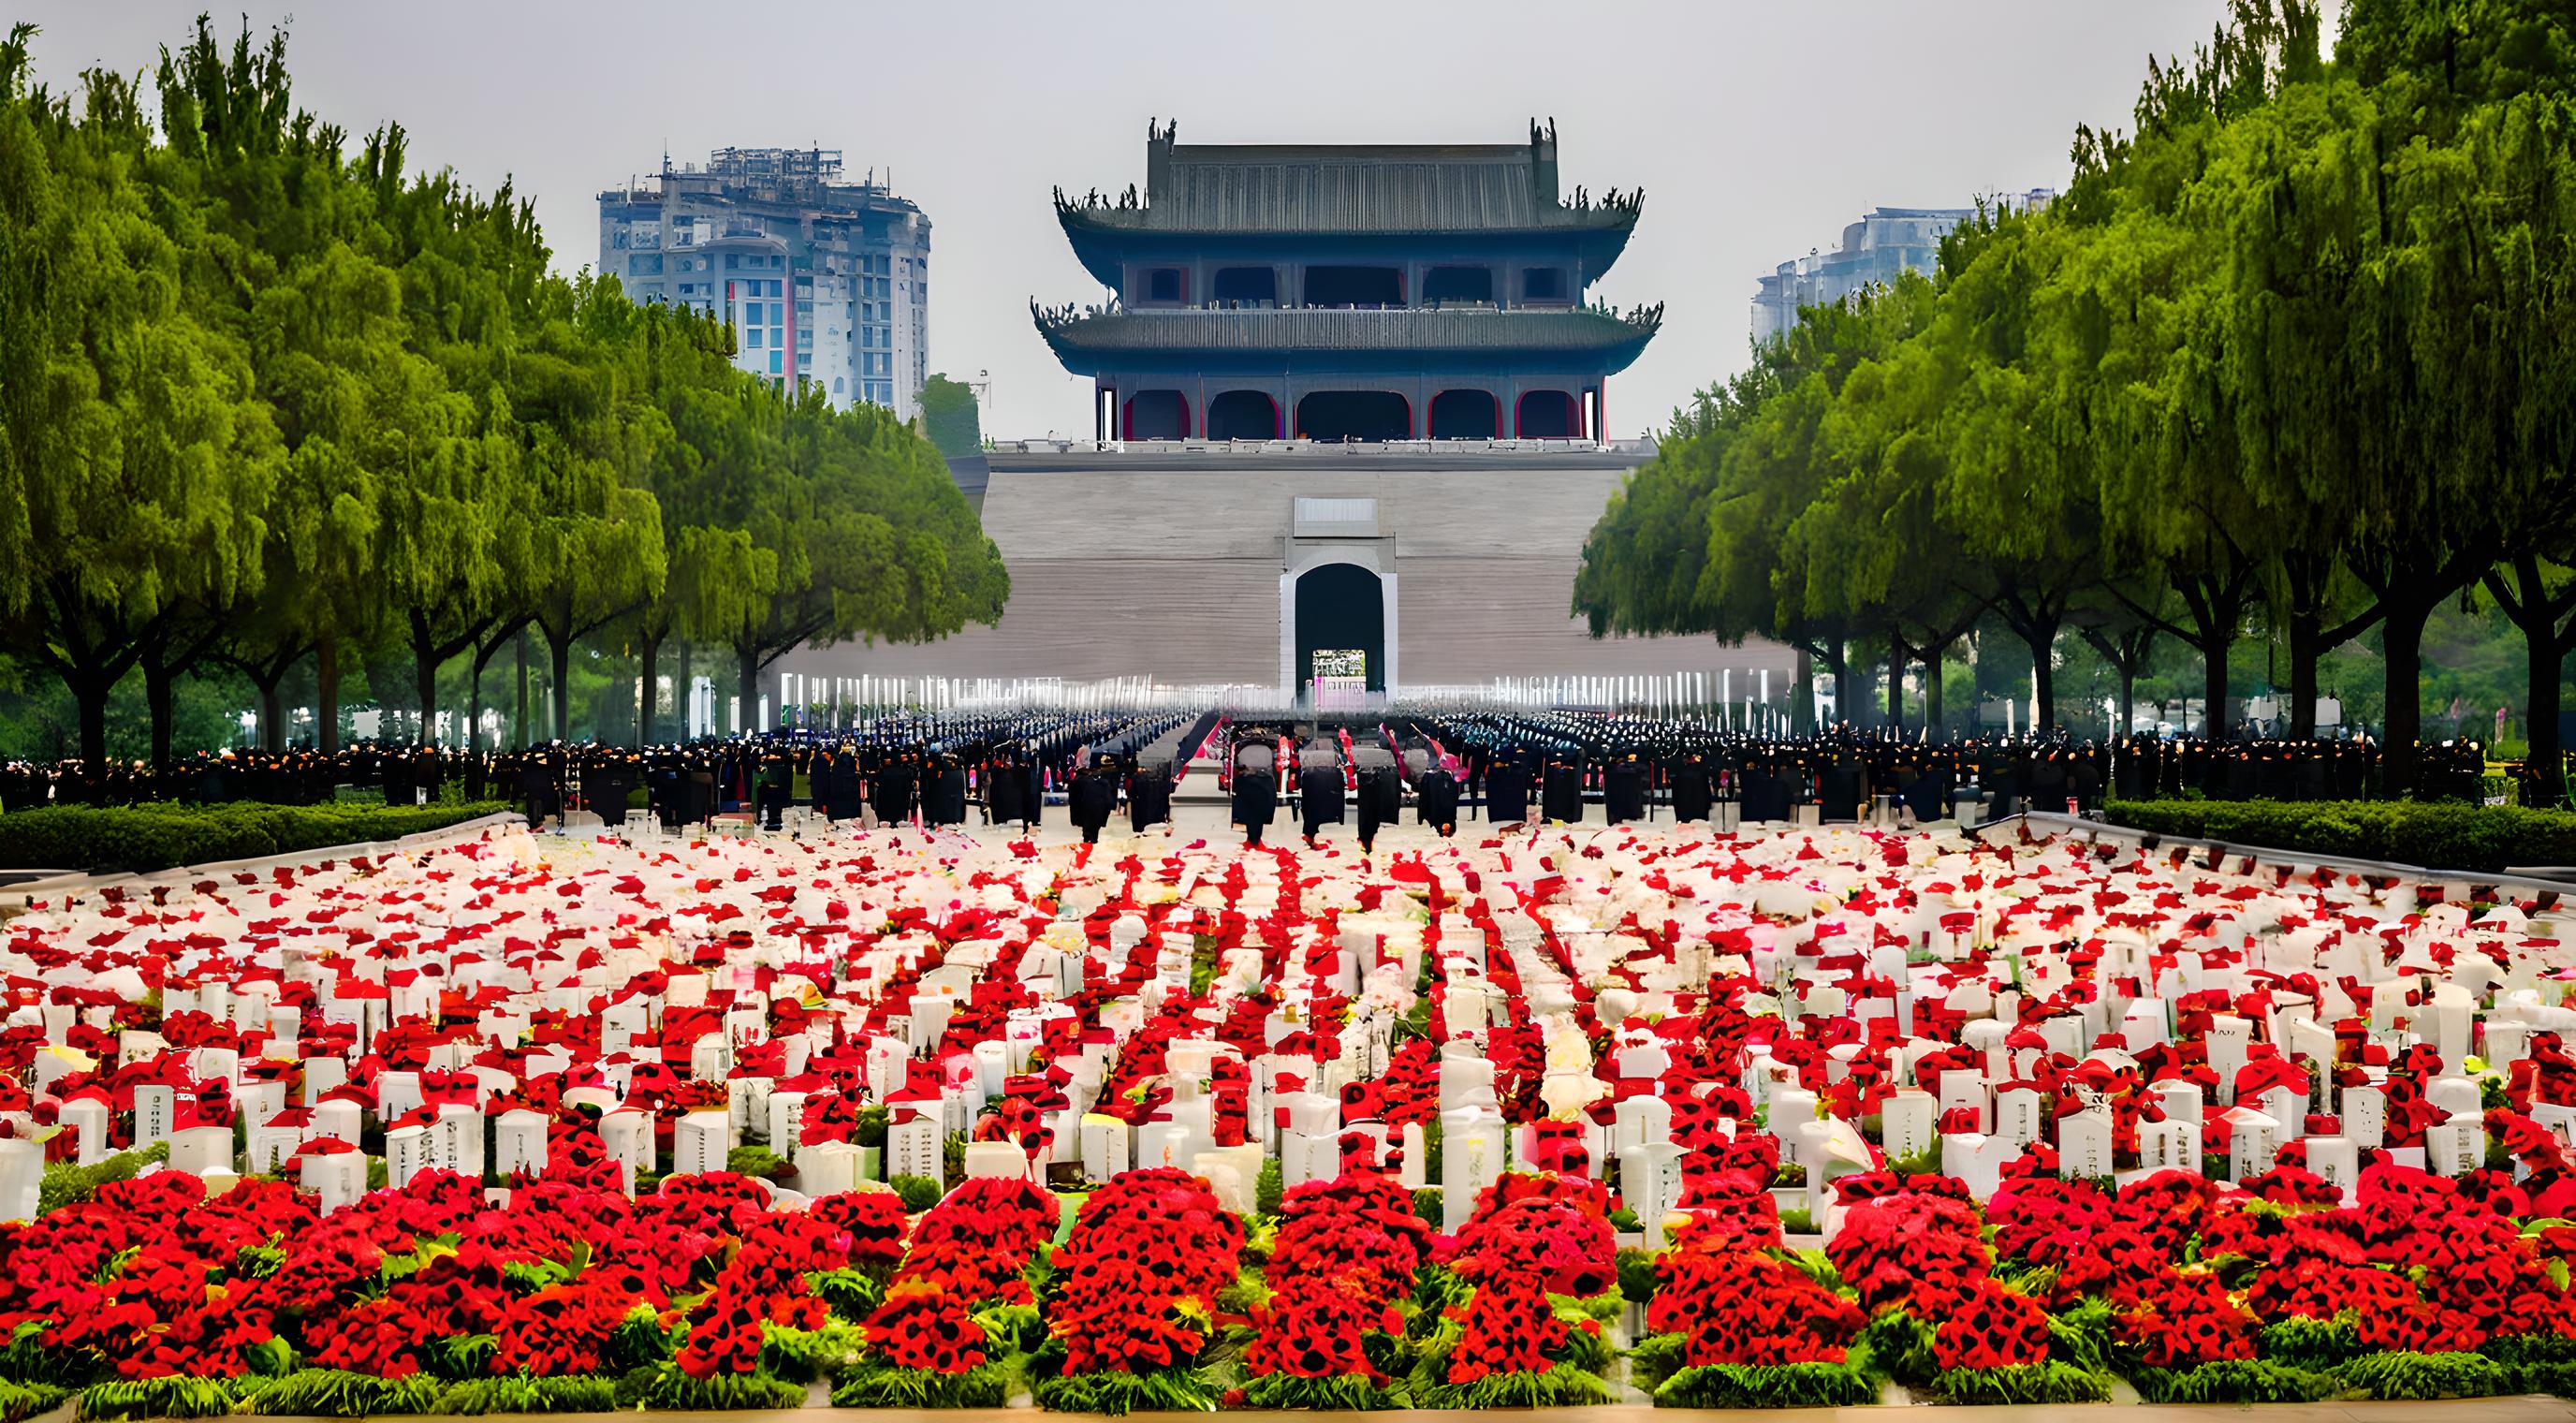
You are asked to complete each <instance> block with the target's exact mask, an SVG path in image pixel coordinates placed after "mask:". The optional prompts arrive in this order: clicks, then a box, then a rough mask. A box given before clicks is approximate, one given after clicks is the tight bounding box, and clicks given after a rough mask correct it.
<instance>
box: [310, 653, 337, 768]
mask: <svg viewBox="0 0 2576 1423" xmlns="http://www.w3.org/2000/svg"><path fill="white" fill-rule="evenodd" d="M313 683H314V686H313V702H314V706H313V729H314V735H315V739H316V740H317V741H318V742H319V743H320V745H321V748H322V754H323V755H325V756H336V755H338V754H339V753H340V641H339V639H338V638H335V637H332V636H331V635H330V634H328V633H325V634H323V637H322V643H321V646H319V647H317V648H315V649H314V652H313Z"/></svg>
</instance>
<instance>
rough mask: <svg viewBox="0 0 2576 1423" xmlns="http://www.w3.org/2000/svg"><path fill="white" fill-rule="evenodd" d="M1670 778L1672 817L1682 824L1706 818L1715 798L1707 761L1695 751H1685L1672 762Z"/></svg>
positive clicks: (1714, 788)
mask: <svg viewBox="0 0 2576 1423" xmlns="http://www.w3.org/2000/svg"><path fill="white" fill-rule="evenodd" d="M1672 780H1673V819H1675V820H1678V821H1681V822H1683V823H1684V824H1688V823H1690V822H1692V821H1695V820H1706V819H1708V812H1709V807H1710V806H1712V805H1714V804H1715V803H1716V800H1717V795H1716V787H1715V786H1714V785H1713V784H1712V783H1711V781H1710V779H1709V766H1708V762H1707V761H1706V760H1705V759H1703V758H1702V757H1701V756H1700V754H1699V753H1698V752H1696V751H1692V752H1689V753H1686V754H1685V755H1683V756H1682V758H1681V759H1680V760H1679V761H1677V762H1675V763H1674V765H1673V770H1672Z"/></svg>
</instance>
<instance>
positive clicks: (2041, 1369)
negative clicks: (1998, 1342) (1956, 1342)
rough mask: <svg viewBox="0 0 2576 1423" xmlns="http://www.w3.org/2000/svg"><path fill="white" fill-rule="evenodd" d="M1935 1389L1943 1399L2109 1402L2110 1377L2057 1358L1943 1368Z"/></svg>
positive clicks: (1933, 1388) (1934, 1382)
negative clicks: (1994, 1366) (1980, 1367)
mask: <svg viewBox="0 0 2576 1423" xmlns="http://www.w3.org/2000/svg"><path fill="white" fill-rule="evenodd" d="M1931 1389H1932V1392H1933V1393H1935V1394H1937V1395H1939V1397H1940V1399H1941V1401H1942V1402H1944V1403H1984V1404H1999V1403H2107V1402H2109V1401H2110V1398H2111V1381H2110V1380H2109V1379H2108V1378H2105V1377H2104V1376H2102V1375H2101V1374H2097V1373H2091V1372H2088V1371H2086V1370H2084V1369H2079V1368H2077V1367H2075V1366H2074V1365H2073V1364H2063V1363H2058V1362H2056V1361H2054V1360H2052V1361H2050V1362H2048V1363H2045V1364H2006V1365H2004V1366H2002V1367H2001V1368H1993V1369H1943V1370H1942V1371H1941V1372H1939V1373H1937V1374H1934V1375H1933V1376H1932V1384H1931Z"/></svg>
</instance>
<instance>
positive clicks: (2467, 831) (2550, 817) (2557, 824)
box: [2103, 800, 2576, 872]
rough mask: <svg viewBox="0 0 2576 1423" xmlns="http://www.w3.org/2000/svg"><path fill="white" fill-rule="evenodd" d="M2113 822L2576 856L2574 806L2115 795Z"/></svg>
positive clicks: (2461, 860)
mask: <svg viewBox="0 0 2576 1423" xmlns="http://www.w3.org/2000/svg"><path fill="white" fill-rule="evenodd" d="M2103 815H2104V816H2105V817H2106V818H2107V819H2109V820H2110V822H2111V823H2112V824H2114V825H2125V826H2128V827H2130V828H2132V829H2136V830H2146V831H2152V832H2154V833H2156V834H2158V835H2175V836H2180V837H2182V838H2185V839H2190V840H2223V841H2225V842H2227V843H2228V844H2230V845H2251V846H2260V847H2263V848H2266V849H2273V850H2293V851H2305V852H2307V853H2310V854H2317V855H2339V856H2344V857H2347V858H2350V859H2356V860H2386V861H2389V862H2392V863H2395V864H2401V865H2420V866H2423V867H2425V868H2427V869H2437V870H2467V871H2480V872H2493V871H2497V870H2501V869H2504V868H2505V867H2506V866H2508V865H2576V813H2570V812H2568V811H2563V810H2526V809H2524V808H2522V807H2520V806H2510V805H2500V806H2481V805H2459V804H2453V803H2444V802H2418V801H2402V800H2388V801H2377V800H2324V801H2271V800H2239V801H2219V800H2144V801H2142V800H2115V801H2113V802H2111V803H2110V804H2109V805H2108V806H2107V807H2105V808H2104V810H2103Z"/></svg>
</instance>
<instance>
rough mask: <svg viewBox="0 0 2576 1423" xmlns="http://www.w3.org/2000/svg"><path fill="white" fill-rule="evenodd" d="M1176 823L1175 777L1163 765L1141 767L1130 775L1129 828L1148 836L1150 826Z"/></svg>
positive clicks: (1128, 798)
mask: <svg viewBox="0 0 2576 1423" xmlns="http://www.w3.org/2000/svg"><path fill="white" fill-rule="evenodd" d="M1171 819H1172V777H1171V773H1170V772H1169V771H1167V770H1165V769H1164V767H1163V765H1162V763H1161V762H1154V763H1151V764H1147V765H1139V766H1137V767H1136V768H1135V769H1134V770H1132V771H1130V772H1128V774H1127V825H1128V828H1129V829H1131V830H1133V831H1135V832H1137V833H1138V834H1142V833H1144V830H1145V827H1146V826H1148V825H1167V824H1169V823H1171Z"/></svg>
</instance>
